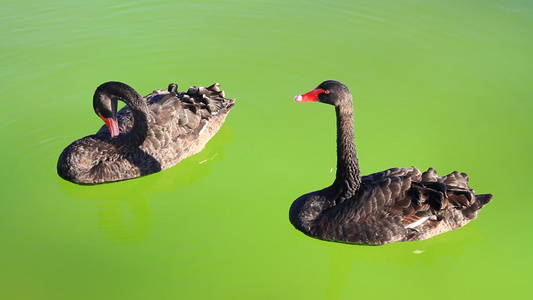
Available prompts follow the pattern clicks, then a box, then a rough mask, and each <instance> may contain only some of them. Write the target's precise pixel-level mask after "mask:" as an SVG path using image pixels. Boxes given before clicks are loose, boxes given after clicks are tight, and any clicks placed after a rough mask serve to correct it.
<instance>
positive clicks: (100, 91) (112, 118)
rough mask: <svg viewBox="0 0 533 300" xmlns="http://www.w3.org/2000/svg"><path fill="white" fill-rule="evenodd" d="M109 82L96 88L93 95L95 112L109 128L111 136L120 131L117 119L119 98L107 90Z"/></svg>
mask: <svg viewBox="0 0 533 300" xmlns="http://www.w3.org/2000/svg"><path fill="white" fill-rule="evenodd" d="M109 84H110V83H109V82H108V83H104V84H102V85H100V86H99V87H98V88H97V89H96V92H95V93H94V97H93V108H94V112H95V113H96V114H97V115H98V116H99V117H100V118H101V119H102V120H103V121H104V123H105V124H106V125H107V128H109V132H110V133H111V137H115V136H117V135H119V133H120V131H119V128H118V120H117V99H116V97H111V96H110V94H108V93H106V92H105V91H106V89H107V88H108V87H107V85H109Z"/></svg>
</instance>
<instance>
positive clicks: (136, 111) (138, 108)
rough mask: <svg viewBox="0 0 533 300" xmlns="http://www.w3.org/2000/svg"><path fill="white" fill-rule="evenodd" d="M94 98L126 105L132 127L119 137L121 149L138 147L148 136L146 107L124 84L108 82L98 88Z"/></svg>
mask: <svg viewBox="0 0 533 300" xmlns="http://www.w3.org/2000/svg"><path fill="white" fill-rule="evenodd" d="M95 97H99V99H104V98H106V97H107V98H109V99H110V100H111V101H115V102H116V101H117V100H121V101H123V102H124V103H126V104H127V105H128V107H129V108H130V110H131V113H132V116H133V126H132V128H131V130H129V131H128V132H127V133H126V134H122V135H119V136H118V137H117V142H118V143H119V144H120V146H123V147H129V148H137V147H139V146H140V145H141V144H142V143H143V142H144V140H145V139H146V137H147V135H148V119H147V113H148V106H147V104H146V102H145V101H144V99H143V98H142V97H141V95H139V93H137V91H135V90H134V89H133V88H132V87H130V86H128V85H126V84H124V83H121V82H108V83H105V84H103V85H102V86H100V88H99V89H98V90H97V91H96V93H95ZM100 101H101V100H100ZM115 107H116V105H115Z"/></svg>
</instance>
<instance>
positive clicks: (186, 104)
mask: <svg viewBox="0 0 533 300" xmlns="http://www.w3.org/2000/svg"><path fill="white" fill-rule="evenodd" d="M177 87H178V86H177V85H176V84H174V83H172V84H170V85H169V87H168V90H155V91H154V92H153V93H151V94H149V95H147V96H146V97H144V98H143V97H141V96H140V95H139V94H138V93H137V92H136V91H135V90H134V89H133V88H131V87H130V86H128V85H127V84H124V83H122V82H106V83H104V84H102V85H100V86H99V87H98V88H97V89H96V91H95V93H94V97H93V106H94V111H95V112H96V114H97V115H98V116H100V118H102V120H104V122H105V123H106V125H107V126H102V128H101V129H100V130H99V131H98V132H97V133H96V134H94V135H89V136H86V137H84V138H81V139H79V140H77V141H74V142H73V143H72V144H70V145H69V146H68V147H67V148H65V150H63V153H61V155H60V156H59V161H58V162H57V173H58V174H59V176H61V177H62V178H63V179H66V180H68V181H72V182H75V183H79V184H96V183H103V182H110V181H117V180H124V179H130V178H135V177H139V176H143V175H147V174H151V173H155V172H159V171H161V170H164V169H167V168H170V167H172V166H174V165H176V164H177V163H178V162H179V161H181V160H182V159H184V158H186V157H188V156H191V155H193V154H195V153H198V152H200V151H201V150H202V149H203V148H204V146H205V144H206V143H207V142H208V141H209V140H210V139H211V138H212V137H213V136H214V135H215V134H216V133H217V131H218V130H219V129H220V127H221V126H222V124H223V123H224V121H225V119H226V116H227V114H228V113H229V111H230V109H231V108H232V107H233V104H234V101H235V99H227V98H225V96H224V91H221V90H220V89H219V84H218V83H216V84H213V85H211V86H209V87H207V88H205V87H202V86H193V87H191V88H189V90H188V91H187V92H179V93H178V92H177ZM117 100H122V101H124V102H125V103H126V104H127V106H125V107H124V108H122V109H121V110H120V111H119V112H118V113H117Z"/></svg>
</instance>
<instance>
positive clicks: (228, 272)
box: [0, 0, 533, 299]
mask: <svg viewBox="0 0 533 300" xmlns="http://www.w3.org/2000/svg"><path fill="white" fill-rule="evenodd" d="M4 2H5V3H3V5H2V11H1V12H0V38H1V40H2V43H1V45H0V49H1V51H0V66H1V72H0V87H1V93H2V101H1V103H0V108H1V109H0V114H1V117H0V122H1V124H2V129H3V142H2V143H1V145H2V146H1V153H2V158H3V163H2V171H1V173H0V176H1V178H0V179H1V180H0V182H1V190H2V197H1V200H0V236H1V239H2V242H1V243H0V282H2V283H1V284H0V298H1V299H358V298H369V299H427V297H428V296H430V298H431V299H474V298H477V299H491V298H492V299H503V298H505V299H511V298H521V297H522V298H523V296H522V295H526V293H527V294H530V293H531V283H530V281H531V275H532V274H531V267H533V264H532V262H533V261H532V258H531V247H532V240H531V232H530V231H531V230H530V227H531V226H532V225H533V224H532V222H531V217H530V212H531V210H533V204H532V203H533V201H531V193H530V186H531V175H530V173H531V171H530V170H531V168H532V167H533V160H532V158H531V153H532V150H533V139H532V128H533V121H532V120H533V118H532V117H531V116H532V112H533V97H532V96H533V93H532V92H531V87H532V86H533V82H532V81H533V80H532V79H531V78H532V76H531V75H532V71H533V67H532V61H531V53H533V47H532V46H533V40H532V34H531V32H532V28H533V26H532V25H533V3H532V2H528V1H431V2H432V3H426V1H335V2H332V1H273V0H265V1H194V2H192V1H191V2H183V1H144V0H141V1H94V0H91V1H86V0H82V1H75V2H72V1H29V0H23V1H10V2H6V1H4ZM326 79H336V80H340V81H343V82H344V83H346V84H347V85H348V86H349V87H350V89H351V90H352V92H353V94H354V102H355V127H356V143H357V149H358V153H359V158H360V163H361V169H362V173H363V174H368V173H373V172H377V171H381V170H383V169H386V168H390V167H397V166H398V167H410V166H412V165H415V166H417V167H418V168H420V169H427V168H428V167H430V166H432V167H434V168H435V169H437V171H438V172H439V174H441V175H444V174H447V173H450V172H452V171H454V170H458V171H462V172H466V173H468V174H469V175H470V184H471V186H472V187H473V188H474V189H475V190H476V191H477V192H478V193H493V194H494V200H493V201H492V202H491V203H490V204H489V205H487V206H486V207H485V208H484V209H483V211H482V212H481V213H480V215H479V218H478V219H477V220H475V221H473V222H471V223H470V224H469V225H467V226H466V227H464V228H462V229H460V230H456V231H453V232H449V233H446V234H443V235H440V236H437V237H435V238H433V239H430V240H426V241H421V242H409V243H396V244H390V245H385V246H379V247H367V246H353V245H344V244H338V243H331V242H324V241H320V240H316V239H312V238H309V237H307V236H305V235H303V234H302V233H300V232H298V231H296V230H295V229H294V228H293V227H292V225H291V224H290V223H289V220H288V209H289V207H290V205H291V203H292V201H293V200H294V199H296V198H297V197H298V196H300V195H302V194H304V193H307V192H310V191H314V190H318V189H321V188H323V187H325V186H327V185H329V184H330V183H331V182H332V181H333V179H334V174H335V172H334V167H335V159H336V157H335V116H334V111H333V109H332V108H331V107H328V106H326V105H322V104H319V103H303V104H300V103H295V102H294V101H293V97H294V95H295V94H299V93H302V92H306V91H308V90H310V89H312V88H314V87H316V86H317V85H318V84H319V83H320V82H322V81H323V80H326ZM110 80H118V81H123V82H126V83H128V84H129V85H131V86H133V87H134V88H136V89H137V90H138V91H139V93H140V94H142V95H146V94H148V93H150V92H151V91H152V90H154V89H158V88H166V87H167V86H168V84H169V83H171V82H176V83H178V84H179V89H180V90H186V89H187V88H188V87H189V86H191V85H210V84H212V83H214V82H219V83H220V84H221V87H222V88H223V89H224V90H225V91H226V95H227V96H228V97H231V98H236V99H237V102H236V104H235V107H234V109H233V110H232V112H231V113H230V115H229V116H228V119H227V121H226V124H225V125H224V126H223V128H222V129H221V130H220V132H219V133H218V134H217V135H216V136H215V137H214V138H213V139H212V140H211V141H210V142H209V143H208V144H207V146H206V148H205V149H204V150H203V151H202V152H201V153H199V154H197V155H195V156H192V157H190V158H188V159H186V160H184V161H183V162H181V163H180V164H179V165H177V166H176V167H174V168H171V169H169V170H166V171H163V172H160V173H157V174H153V175H150V176H146V177H143V178H139V179H134V180H129V181H124V182H118V183H112V184H104V185H98V186H79V185H75V184H72V183H69V182H66V181H64V180H62V179H60V178H59V177H58V176H57V174H56V162H57V158H58V156H59V154H60V153H61V151H62V150H63V148H64V147H66V146H67V145H68V144H69V143H71V142H72V141H73V140H75V139H78V138H80V137H83V136H85V135H88V134H92V133H94V132H96V131H97V130H98V129H99V128H100V126H102V125H103V123H102V122H101V120H100V119H99V118H98V117H97V116H96V115H95V114H94V112H93V111H92V103H91V101H92V95H93V92H94V90H95V88H96V87H97V86H98V85H99V84H101V83H103V82H105V81H110Z"/></svg>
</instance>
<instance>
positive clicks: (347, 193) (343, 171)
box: [333, 101, 361, 198]
mask: <svg viewBox="0 0 533 300" xmlns="http://www.w3.org/2000/svg"><path fill="white" fill-rule="evenodd" d="M335 112H336V114H337V175H336V179H335V182H334V183H333V185H334V187H335V189H336V190H340V192H341V194H340V197H343V198H349V197H351V196H353V195H354V194H355V192H356V191H357V190H358V189H359V187H360V185H361V178H360V173H359V161H358V159H357V152H356V151H355V142H354V122H353V121H354V119H353V106H352V101H349V103H346V104H343V105H340V106H336V107H335Z"/></svg>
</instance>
